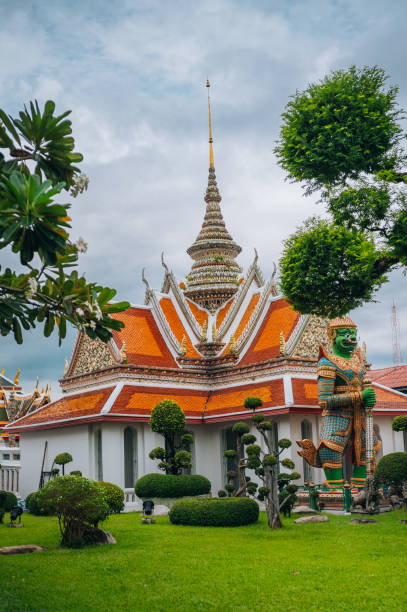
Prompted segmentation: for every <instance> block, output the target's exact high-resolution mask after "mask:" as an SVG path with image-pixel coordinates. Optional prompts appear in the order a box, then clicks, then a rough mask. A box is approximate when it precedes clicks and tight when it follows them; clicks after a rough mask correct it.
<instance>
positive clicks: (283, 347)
mask: <svg viewBox="0 0 407 612" xmlns="http://www.w3.org/2000/svg"><path fill="white" fill-rule="evenodd" d="M286 350H287V349H286V342H285V338H284V333H283V332H282V331H281V332H280V355H285V354H286Z"/></svg>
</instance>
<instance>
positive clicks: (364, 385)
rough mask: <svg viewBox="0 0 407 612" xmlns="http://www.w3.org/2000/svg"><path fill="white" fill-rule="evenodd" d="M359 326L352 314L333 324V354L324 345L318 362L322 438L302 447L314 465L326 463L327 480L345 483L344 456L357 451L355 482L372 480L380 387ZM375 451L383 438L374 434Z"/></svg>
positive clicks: (303, 442)
mask: <svg viewBox="0 0 407 612" xmlns="http://www.w3.org/2000/svg"><path fill="white" fill-rule="evenodd" d="M356 332H357V328H356V325H355V323H354V322H353V321H352V320H351V319H350V318H349V317H344V318H336V319H333V320H332V321H330V323H329V324H328V335H329V337H330V340H331V342H332V353H328V352H327V351H326V350H325V349H324V348H323V347H322V346H320V351H319V361H318V403H319V405H320V407H321V409H322V426H321V433H320V442H319V444H318V448H315V446H314V444H313V442H312V440H299V441H298V445H299V446H300V447H301V448H302V449H303V450H301V451H298V452H299V454H300V455H301V456H302V457H304V459H305V460H306V461H307V462H308V463H309V464H310V465H312V466H314V467H323V468H324V471H325V477H326V482H325V485H326V486H328V487H329V488H336V487H341V486H342V485H343V484H344V482H343V458H344V456H346V454H347V453H348V451H349V450H350V451H351V453H352V464H353V472H352V485H353V486H357V487H362V486H363V485H364V482H365V479H366V408H372V407H373V406H374V405H375V403H376V397H375V392H374V389H373V388H372V387H371V386H370V380H369V379H368V378H367V376H366V365H365V362H364V359H363V358H362V354H361V351H360V349H359V348H356V346H357V339H356V335H357V334H356ZM373 444H374V450H375V451H376V452H377V451H378V450H379V447H380V441H378V440H377V437H376V435H374V436H373Z"/></svg>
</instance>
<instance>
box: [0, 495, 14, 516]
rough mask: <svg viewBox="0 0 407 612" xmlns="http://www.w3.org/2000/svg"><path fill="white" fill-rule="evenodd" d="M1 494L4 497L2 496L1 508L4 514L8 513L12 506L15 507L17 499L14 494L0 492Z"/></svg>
mask: <svg viewBox="0 0 407 612" xmlns="http://www.w3.org/2000/svg"><path fill="white" fill-rule="evenodd" d="M1 493H4V495H2V498H3V502H2V507H3V508H4V510H5V512H10V510H11V509H12V508H14V506H17V497H16V496H15V495H14V493H11V491H1Z"/></svg>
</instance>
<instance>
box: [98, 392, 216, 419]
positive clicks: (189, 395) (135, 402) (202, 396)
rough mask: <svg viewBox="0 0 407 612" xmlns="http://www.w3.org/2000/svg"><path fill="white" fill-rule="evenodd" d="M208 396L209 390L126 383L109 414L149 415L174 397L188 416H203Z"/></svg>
mask: <svg viewBox="0 0 407 612" xmlns="http://www.w3.org/2000/svg"><path fill="white" fill-rule="evenodd" d="M207 396H208V393H207V391H194V390H189V389H173V388H165V387H161V388H157V387H134V386H132V385H125V386H124V387H123V390H122V391H121V392H120V394H119V397H118V398H117V399H116V401H115V402H114V405H113V407H112V408H111V410H110V411H109V414H129V415H133V414H134V415H146V416H149V415H150V414H151V411H152V409H153V408H154V406H156V405H157V404H158V403H159V402H161V401H162V400H164V399H172V400H174V401H175V402H177V404H178V405H179V406H181V408H182V409H183V411H184V413H185V415H186V416H201V415H202V411H203V409H204V406H205V403H206V400H207Z"/></svg>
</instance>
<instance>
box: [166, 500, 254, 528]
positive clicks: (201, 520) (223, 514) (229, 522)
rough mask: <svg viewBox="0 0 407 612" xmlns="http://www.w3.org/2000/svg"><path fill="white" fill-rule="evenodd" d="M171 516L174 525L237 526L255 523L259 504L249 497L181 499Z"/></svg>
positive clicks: (176, 503)
mask: <svg viewBox="0 0 407 612" xmlns="http://www.w3.org/2000/svg"><path fill="white" fill-rule="evenodd" d="M169 517H170V521H171V523H174V525H200V526H204V527H237V526H239V525H249V524H250V523H255V522H256V521H257V520H258V518H259V506H258V504H257V503H256V502H255V501H254V500H253V499H250V498H249V497H222V498H213V499H180V500H179V501H177V502H175V504H174V505H173V507H172V508H171V511H170V514H169Z"/></svg>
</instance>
